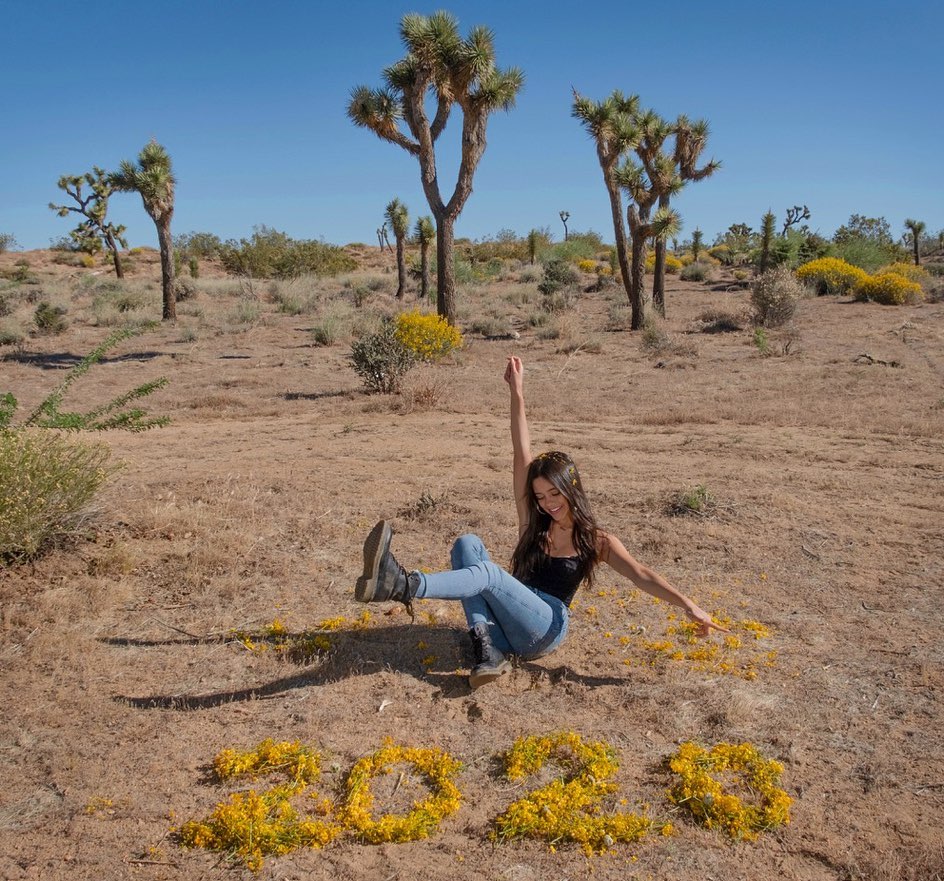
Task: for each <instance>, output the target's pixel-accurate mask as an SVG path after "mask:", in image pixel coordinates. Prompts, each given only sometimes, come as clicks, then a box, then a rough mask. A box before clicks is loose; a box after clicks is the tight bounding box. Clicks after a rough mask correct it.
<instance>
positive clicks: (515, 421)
mask: <svg viewBox="0 0 944 881" xmlns="http://www.w3.org/2000/svg"><path fill="white" fill-rule="evenodd" d="M505 382H507V383H508V388H509V389H510V390H511V448H512V475H513V478H514V491H515V509H516V510H517V511H518V535H521V534H522V533H523V532H524V531H525V529H526V528H527V526H528V516H529V514H528V512H529V507H528V502H527V495H528V487H527V486H526V482H527V477H528V466H529V465H530V464H531V458H532V457H531V434H530V433H529V431H528V418H527V416H526V415H525V411H524V365H523V364H522V363H521V359H520V358H518V357H517V356H516V355H509V356H508V364H507V366H506V367H505Z"/></svg>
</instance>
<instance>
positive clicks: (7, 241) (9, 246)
mask: <svg viewBox="0 0 944 881" xmlns="http://www.w3.org/2000/svg"><path fill="white" fill-rule="evenodd" d="M15 247H16V238H15V237H14V235H13V233H9V232H0V254H3V253H4V252H5V251H12V250H13V249H14V248H15Z"/></svg>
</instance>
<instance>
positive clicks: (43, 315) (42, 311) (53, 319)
mask: <svg viewBox="0 0 944 881" xmlns="http://www.w3.org/2000/svg"><path fill="white" fill-rule="evenodd" d="M33 321H34V322H35V324H36V329H37V330H38V331H39V332H40V333H43V334H58V333H62V332H63V331H64V330H65V329H66V328H67V327H68V326H69V322H67V321H66V308H65V307H64V306H53V305H52V304H50V303H47V302H46V301H45V300H43V302H41V303H40V304H39V305H38V306H37V307H36V311H35V312H34V313H33Z"/></svg>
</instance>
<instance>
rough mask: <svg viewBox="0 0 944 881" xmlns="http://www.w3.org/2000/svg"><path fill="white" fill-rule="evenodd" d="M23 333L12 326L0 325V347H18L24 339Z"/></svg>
mask: <svg viewBox="0 0 944 881" xmlns="http://www.w3.org/2000/svg"><path fill="white" fill-rule="evenodd" d="M25 338H26V337H25V335H24V333H23V331H21V330H20V329H19V328H18V327H16V326H14V325H12V324H0V346H18V345H19V344H20V343H22V342H23V340H24V339H25Z"/></svg>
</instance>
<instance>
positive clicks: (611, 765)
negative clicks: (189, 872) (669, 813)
mask: <svg viewBox="0 0 944 881" xmlns="http://www.w3.org/2000/svg"><path fill="white" fill-rule="evenodd" d="M500 758H501V761H502V767H503V772H504V776H505V778H506V779H507V780H510V781H516V780H522V779H524V778H526V777H529V776H532V775H534V774H537V773H538V772H539V771H540V770H541V769H542V768H543V767H544V765H545V764H547V763H548V762H551V763H553V764H555V765H557V766H558V767H559V768H560V769H561V771H562V774H561V775H560V776H559V777H557V778H556V779H554V780H553V781H551V782H550V783H548V784H546V785H544V786H541V787H539V788H537V789H534V790H532V791H531V792H529V793H528V794H527V795H525V796H523V797H522V798H519V799H517V800H516V801H515V802H513V803H512V804H511V805H509V806H508V808H506V809H505V810H504V811H503V812H502V813H501V814H500V815H499V816H497V817H495V818H494V819H493V821H492V824H491V830H490V832H489V837H490V838H492V839H493V840H497V841H501V842H507V841H510V840H513V839H516V838H535V839H539V840H543V841H546V842H547V843H548V846H549V849H550V850H551V851H552V852H554V851H556V849H557V847H558V846H559V845H561V844H567V843H573V844H576V845H578V846H579V847H580V848H581V849H582V850H583V851H584V853H586V854H587V855H588V856H589V855H591V854H596V853H605V852H608V851H612V850H613V849H614V847H615V845H616V844H620V843H622V844H626V843H631V842H636V841H639V840H641V839H642V838H644V837H645V836H646V835H648V834H650V833H652V832H655V833H657V834H659V835H672V834H675V831H676V830H675V828H674V826H673V824H672V823H670V822H665V821H658V820H653V819H651V818H649V817H648V816H645V815H644V814H636V813H630V812H623V811H615V812H611V813H608V812H605V811H603V810H602V807H603V805H604V803H605V802H606V801H607V800H608V799H609V800H611V801H612V799H613V797H614V794H615V793H616V790H617V786H616V784H615V783H612V782H611V780H612V777H613V776H614V774H615V773H616V771H617V769H618V767H619V763H618V760H617V754H616V751H615V750H614V749H613V747H612V746H610V745H609V744H607V743H606V742H605V741H595V742H584V740H583V739H582V738H581V737H580V735H579V734H575V733H574V732H570V731H562V732H556V733H554V734H549V735H530V736H527V737H520V738H518V740H516V741H515V743H514V744H513V746H512V747H511V749H509V750H508V751H507V752H506V753H504V754H502V756H501V757H500ZM402 765H406V766H407V767H408V768H410V769H412V770H413V771H414V772H416V775H417V777H418V778H422V781H423V784H422V785H424V786H425V788H426V789H427V790H428V792H427V794H426V796H425V797H424V798H419V799H416V800H414V801H413V802H412V807H411V809H410V810H409V811H406V812H404V813H402V814H396V813H386V814H382V815H380V816H375V815H374V812H373V807H374V793H373V781H374V780H375V779H376V778H378V777H381V776H387V775H390V774H392V773H393V771H394V769H395V768H397V766H402ZM664 767H665V769H666V770H667V771H669V772H670V773H671V774H672V775H673V776H674V777H675V780H674V783H673V785H672V787H671V788H670V789H669V790H668V791H667V796H668V799H669V801H670V802H671V803H672V804H673V805H674V807H673V808H672V810H673V811H674V812H679V811H684V812H685V813H686V814H687V815H688V816H689V817H690V818H691V819H692V820H694V821H695V822H696V823H698V824H700V825H703V826H705V827H706V828H709V829H717V830H719V831H721V832H723V833H724V834H726V835H727V836H729V837H730V838H732V839H733V840H753V839H756V838H757V837H758V835H759V834H760V833H761V832H764V831H766V830H769V829H772V828H774V827H776V826H779V825H782V824H786V823H789V821H790V817H789V808H790V804H791V803H792V799H791V798H790V796H789V795H787V793H786V792H785V791H784V790H783V789H781V788H780V786H779V783H780V775H781V773H782V771H783V768H782V766H781V765H780V764H779V763H778V762H776V761H773V760H768V759H765V758H764V757H763V756H762V755H761V754H760V752H759V751H758V750H757V749H756V747H754V746H753V745H752V744H750V743H741V744H728V743H719V744H716V745H715V746H714V747H712V748H711V749H704V748H702V747H699V746H697V745H696V744H694V743H684V744H682V745H681V746H680V747H679V749H678V751H677V752H676V753H674V754H673V755H671V756H669V757H668V758H667V759H666V760H665V764H664ZM213 769H214V777H215V779H216V780H217V782H220V783H224V782H228V781H235V780H247V779H248V780H257V779H260V778H262V777H270V776H277V777H279V778H281V781H280V782H277V783H275V784H274V785H271V786H269V788H267V789H265V790H262V791H259V792H257V791H256V789H254V788H251V789H248V790H243V791H239V792H235V793H232V794H231V795H230V796H229V798H228V800H227V801H225V802H221V803H219V804H217V805H216V807H215V808H214V809H213V811H212V812H211V813H210V814H209V815H208V816H207V817H206V818H205V819H203V820H191V821H189V822H187V823H184V824H183V825H182V826H181V827H180V828H179V829H178V830H177V835H178V838H179V841H180V843H181V844H183V845H184V846H185V847H200V848H205V849H207V850H212V851H217V852H222V853H225V854H228V855H229V856H230V858H232V859H233V860H241V861H242V862H244V863H245V864H246V866H247V867H248V868H250V869H252V870H253V871H258V870H259V869H260V868H261V867H262V865H263V863H264V860H265V857H267V856H277V855H281V854H286V853H289V852H291V851H293V850H296V849H298V848H302V847H311V848H322V847H325V846H326V845H328V844H330V843H331V842H332V841H334V840H335V839H337V838H338V837H339V836H341V835H342V834H343V833H345V832H346V833H348V834H350V835H351V836H353V837H354V838H355V839H357V840H358V841H361V842H364V843H368V844H379V843H384V842H393V843H404V842H408V841H417V840H419V839H422V838H427V837H429V836H431V835H433V834H434V833H435V832H436V830H437V829H438V828H439V825H440V823H441V822H442V821H443V820H444V819H446V818H447V817H449V816H451V815H452V814H454V813H456V812H457V811H458V810H459V807H460V804H461V800H462V794H461V792H460V790H459V788H458V787H457V786H456V784H455V780H454V778H455V777H456V776H457V775H458V774H459V772H460V771H461V770H462V764H461V763H460V762H459V761H457V760H456V759H454V758H453V757H452V756H450V755H449V754H448V753H445V752H443V751H442V750H439V749H435V748H423V747H405V746H399V745H397V744H395V743H393V742H392V741H391V740H389V739H388V740H385V741H384V743H383V746H382V747H381V748H380V749H378V750H376V751H375V752H373V753H371V754H370V755H368V756H365V757H363V758H361V759H358V760H357V761H356V762H355V763H354V766H353V767H352V768H351V770H350V771H349V772H348V774H347V775H346V778H345V781H344V784H343V786H342V795H341V797H340V798H339V802H334V801H332V800H331V799H329V798H325V797H319V794H318V793H317V791H313V790H311V789H310V788H309V787H310V786H311V784H313V783H314V782H315V781H316V780H317V779H318V777H319V776H320V770H321V756H320V754H319V753H317V752H315V751H314V750H312V749H311V748H309V747H307V746H304V745H302V744H300V743H299V742H298V741H295V742H291V743H290V742H281V743H276V742H274V741H273V740H271V739H267V740H264V741H262V743H260V744H259V745H258V746H257V747H256V748H255V749H253V750H249V751H245V752H241V751H239V750H234V749H226V750H223V751H222V752H221V753H219V754H218V755H217V756H216V757H215V759H214V760H213ZM719 777H720V779H719ZM406 780H409V782H408V783H407V785H408V786H414V785H416V782H415V781H414V780H413V778H412V777H409V776H408V775H407V774H406V773H405V772H401V773H400V775H399V778H398V780H397V783H396V784H395V786H394V787H393V792H394V794H395V793H396V792H397V790H398V789H399V788H400V787H401V785H402V784H403V783H404V781H406ZM732 788H737V789H739V790H746V791H747V792H749V793H750V794H751V796H752V797H751V798H750V799H749V800H748V801H747V802H745V801H743V800H742V799H741V798H740V797H739V796H738V795H736V794H734V793H733V792H732V791H730V790H731V789H732ZM619 801H620V803H621V804H626V799H620V800H619ZM757 801H759V804H755V802H757ZM299 802H301V804H299ZM303 806H304V807H303ZM300 808H302V810H300ZM304 808H307V810H306V809H304Z"/></svg>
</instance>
